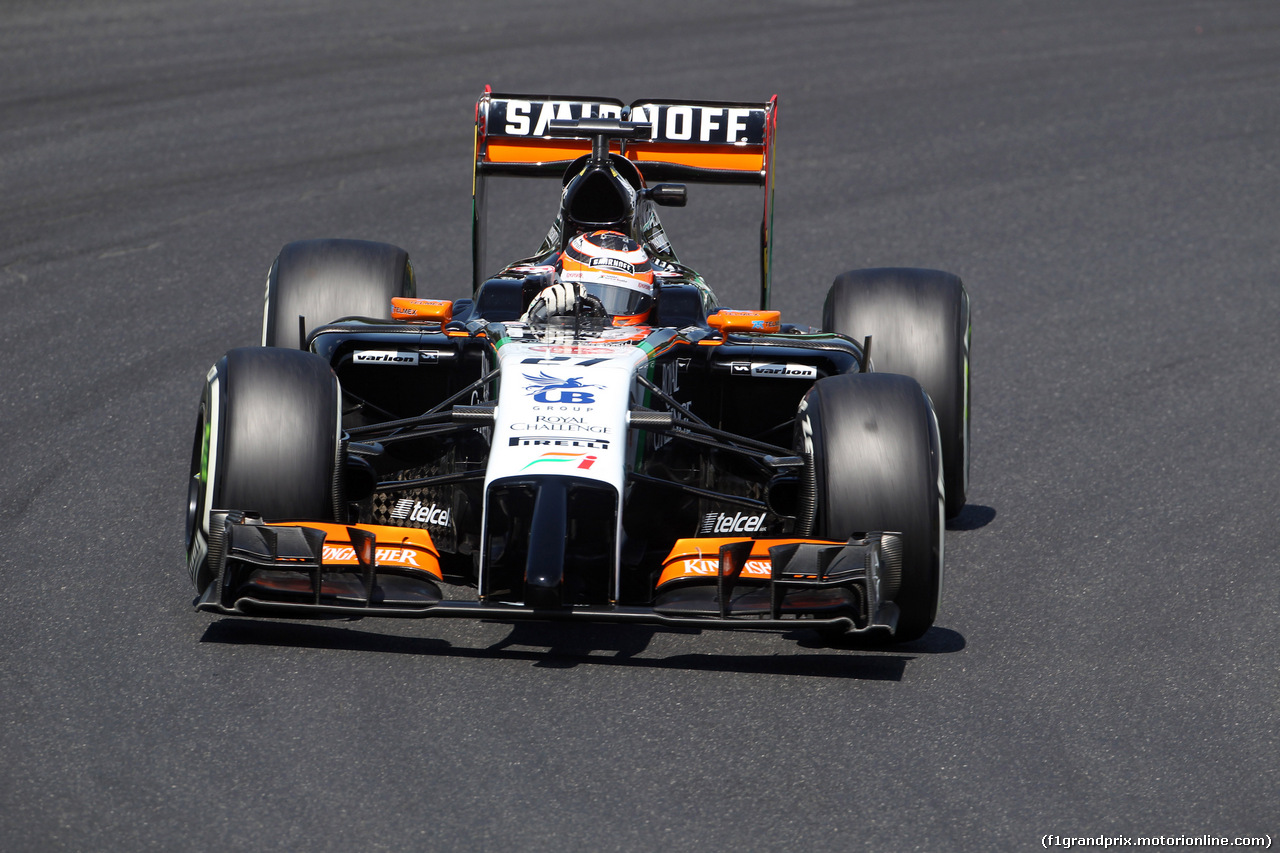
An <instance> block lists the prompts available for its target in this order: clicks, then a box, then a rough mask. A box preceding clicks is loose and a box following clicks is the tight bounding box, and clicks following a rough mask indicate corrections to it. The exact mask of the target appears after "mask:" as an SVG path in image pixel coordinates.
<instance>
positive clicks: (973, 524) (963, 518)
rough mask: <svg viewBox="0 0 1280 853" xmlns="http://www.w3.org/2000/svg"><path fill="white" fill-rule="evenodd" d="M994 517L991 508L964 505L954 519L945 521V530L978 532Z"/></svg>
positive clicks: (993, 511) (994, 513) (979, 505)
mask: <svg viewBox="0 0 1280 853" xmlns="http://www.w3.org/2000/svg"><path fill="white" fill-rule="evenodd" d="M995 517H996V511H995V509H993V508H992V507H989V506H983V505H982V504H966V505H965V508H964V509H962V510H960V514H959V515H957V516H956V517H955V518H951V519H948V520H947V530H978V529H979V528H982V527H986V526H987V525H988V524H990V523H991V522H992V521H993V520H994V519H995Z"/></svg>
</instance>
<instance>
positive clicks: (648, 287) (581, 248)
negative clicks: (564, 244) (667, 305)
mask: <svg viewBox="0 0 1280 853" xmlns="http://www.w3.org/2000/svg"><path fill="white" fill-rule="evenodd" d="M558 266H559V280H558V281H557V282H556V283H555V284H552V285H549V286H547V287H545V288H543V289H542V291H541V292H540V293H539V294H538V295H537V296H535V297H534V298H533V301H532V302H530V303H529V310H528V311H526V312H525V315H524V317H523V318H522V319H523V320H524V321H525V322H527V323H545V322H546V321H547V320H548V319H550V318H551V317H568V316H573V314H574V310H575V302H578V301H579V300H580V302H581V305H582V312H583V314H586V315H588V316H596V317H607V318H609V320H610V321H611V323H612V324H613V325H614V326H635V325H640V324H642V323H644V322H646V321H647V320H648V319H649V312H650V311H651V310H653V303H654V299H653V287H654V284H653V265H652V263H651V262H650V261H649V256H648V255H647V254H645V251H644V249H641V248H640V245H639V244H638V243H636V241H635V240H632V239H631V238H630V237H628V236H626V235H625V234H621V233H619V232H617V231H593V232H591V233H590V234H579V235H578V236H577V237H574V238H573V239H572V240H571V241H570V242H569V247H568V248H567V249H565V250H564V252H563V253H562V254H561V255H560V258H559V264H558Z"/></svg>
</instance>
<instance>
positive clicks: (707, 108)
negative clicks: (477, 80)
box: [471, 86, 778, 309]
mask: <svg viewBox="0 0 1280 853" xmlns="http://www.w3.org/2000/svg"><path fill="white" fill-rule="evenodd" d="M777 117H778V96H777V95H774V96H773V97H772V98H770V99H769V100H768V101H766V102H764V103H742V102H738V101H656V100H641V101H636V102H634V103H632V104H630V105H628V104H624V103H623V102H622V101H619V100H616V99H613V98H585V97H561V96H556V95H500V94H495V93H494V92H493V91H492V90H491V89H490V88H489V87H488V86H485V87H484V94H483V95H481V96H480V100H479V101H477V102H476V137H475V170H474V172H473V176H472V185H471V210H472V228H471V235H472V239H471V259H472V279H473V287H475V288H478V287H479V286H480V283H481V282H482V281H483V276H484V270H483V269H482V268H483V266H484V263H485V258H484V248H485V205H484V199H485V193H484V183H485V178H486V177H488V176H489V175H514V176H525V177H556V178H558V177H560V176H561V175H563V174H564V171H565V169H567V168H568V167H569V164H570V163H572V162H573V161H574V160H576V159H577V158H579V157H581V156H582V155H584V154H589V153H591V140H590V139H586V138H583V139H564V138H560V137H559V136H554V135H552V130H551V122H552V121H556V120H570V121H571V120H574V119H589V118H615V119H620V120H623V121H632V122H644V123H647V124H650V125H652V138H650V139H634V140H623V141H619V142H615V143H614V144H613V146H612V150H613V151H614V152H615V153H617V154H621V155H622V156H624V157H626V158H627V159H628V160H630V161H631V162H632V163H634V164H635V166H636V168H637V169H638V170H639V171H640V174H641V175H643V176H644V180H645V182H646V183H649V184H652V183H653V182H655V181H680V182H683V183H721V184H743V185H747V186H758V187H762V188H763V189H764V213H763V217H762V218H761V221H760V307H761V308H762V309H764V308H768V307H769V283H770V279H771V277H772V265H771V256H770V243H769V232H770V231H771V229H772V226H773V140H774V128H775V125H776V122H777Z"/></svg>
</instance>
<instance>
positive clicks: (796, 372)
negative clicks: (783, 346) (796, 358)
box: [751, 364, 818, 379]
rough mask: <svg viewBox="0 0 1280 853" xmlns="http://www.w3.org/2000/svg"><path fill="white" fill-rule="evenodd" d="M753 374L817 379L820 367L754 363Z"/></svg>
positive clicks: (752, 366)
mask: <svg viewBox="0 0 1280 853" xmlns="http://www.w3.org/2000/svg"><path fill="white" fill-rule="evenodd" d="M751 375H752V376H774V377H780V378H783V379H817V378H818V368H816V367H814V366H813V365H811V364H753V365H751Z"/></svg>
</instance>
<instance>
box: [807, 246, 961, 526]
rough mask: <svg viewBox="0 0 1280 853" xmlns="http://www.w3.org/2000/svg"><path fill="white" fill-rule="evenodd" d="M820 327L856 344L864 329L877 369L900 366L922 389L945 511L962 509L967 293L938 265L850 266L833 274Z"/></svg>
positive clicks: (895, 369)
mask: <svg viewBox="0 0 1280 853" xmlns="http://www.w3.org/2000/svg"><path fill="white" fill-rule="evenodd" d="M822 328H823V330H825V331H828V332H839V333H840V334H842V335H847V336H849V337H851V338H853V339H854V340H855V341H857V342H859V343H861V342H862V340H863V339H864V338H865V337H867V336H868V335H870V336H871V363H872V364H873V365H874V366H875V370H876V372H879V373H902V374H905V375H907V376H910V377H911V378H913V379H915V380H916V381H917V382H919V383H920V384H921V385H922V386H924V390H925V391H926V392H928V394H929V399H930V400H931V401H932V402H933V408H934V411H935V413H936V414H937V418H938V431H939V435H940V437H941V441H942V465H943V473H944V479H945V482H946V488H947V517H948V518H953V517H955V516H957V515H959V514H960V511H961V510H962V509H964V505H965V500H966V497H967V492H968V489H969V402H970V385H969V382H970V370H969V346H970V341H971V337H972V328H971V323H970V316H969V294H968V293H967V292H966V291H965V289H964V284H963V282H961V281H960V278H959V277H958V276H955V275H952V274H951V273H949V272H942V271H940V270H925V269H899V268H886V269H866V270H852V271H850V272H847V273H844V274H843V275H841V276H839V277H837V278H836V280H835V282H834V283H833V284H832V285H831V289H830V290H829V291H828V293H827V300H826V303H825V304H824V305H823V307H822Z"/></svg>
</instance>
